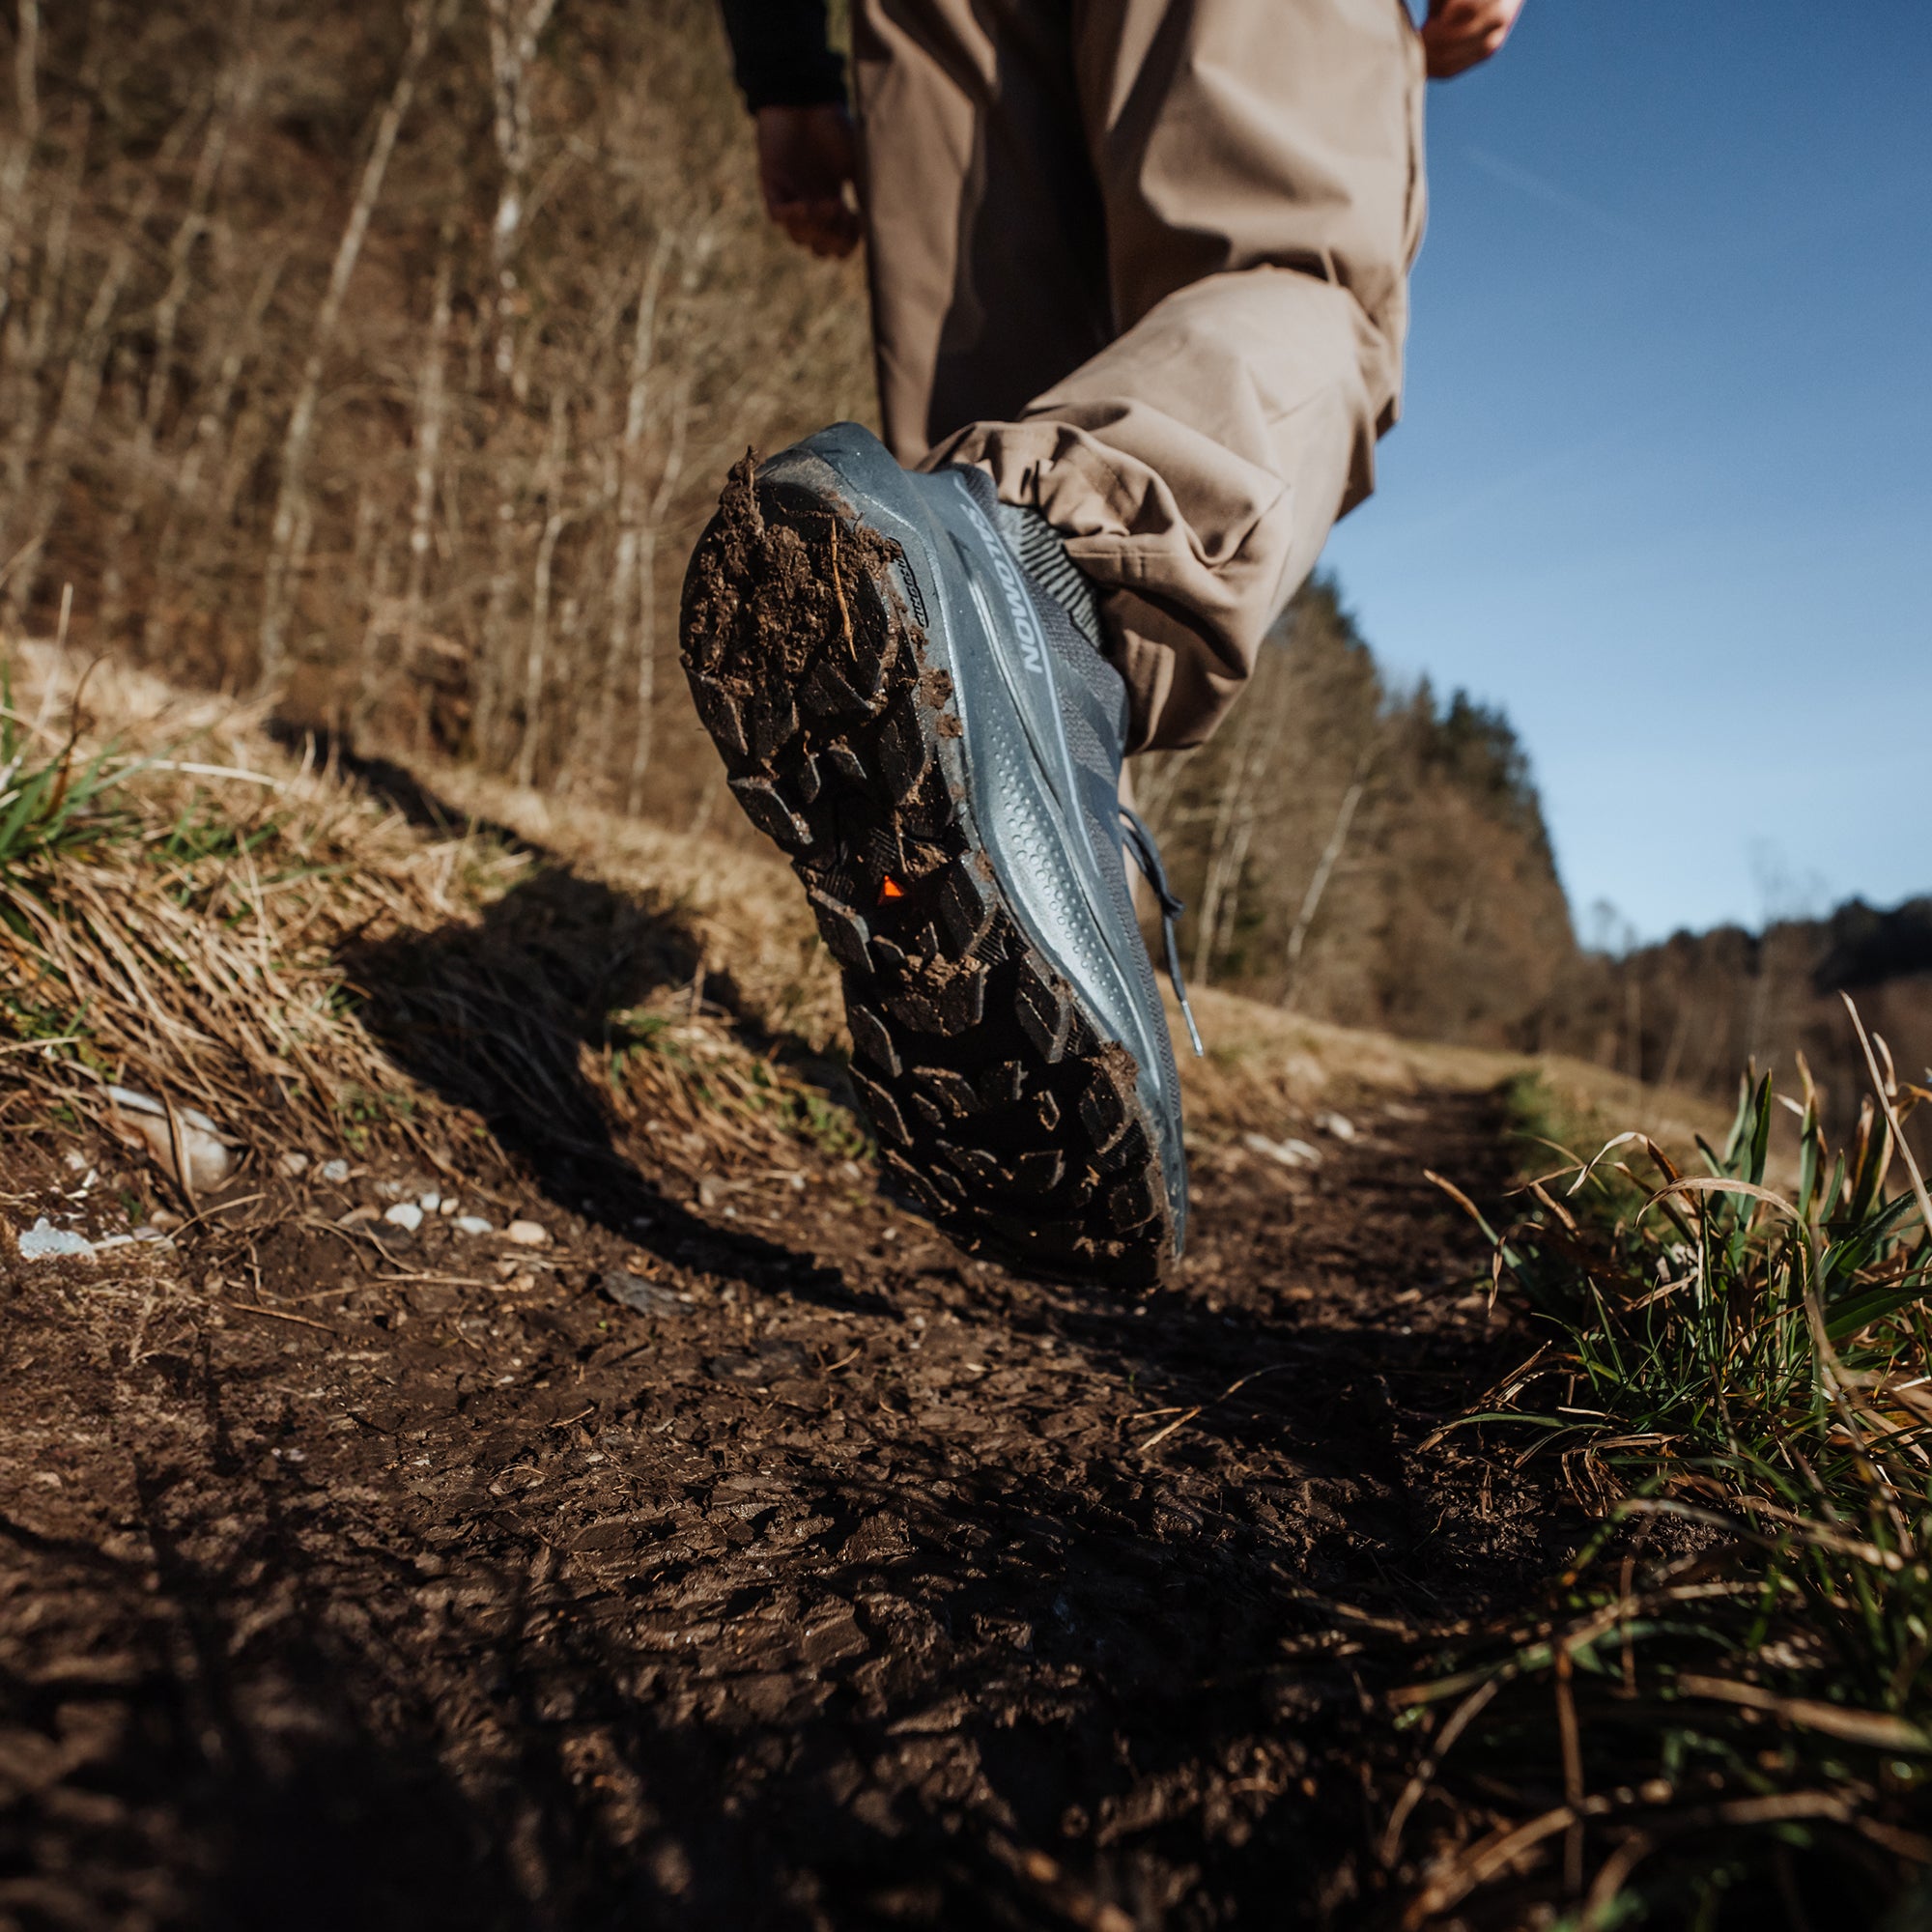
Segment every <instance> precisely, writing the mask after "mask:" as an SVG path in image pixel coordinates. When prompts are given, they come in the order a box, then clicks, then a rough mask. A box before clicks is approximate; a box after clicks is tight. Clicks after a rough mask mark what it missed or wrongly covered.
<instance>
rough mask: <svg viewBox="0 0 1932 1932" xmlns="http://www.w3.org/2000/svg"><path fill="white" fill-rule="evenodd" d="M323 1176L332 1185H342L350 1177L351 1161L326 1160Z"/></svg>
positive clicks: (323, 1166) (323, 1165)
mask: <svg viewBox="0 0 1932 1932" xmlns="http://www.w3.org/2000/svg"><path fill="white" fill-rule="evenodd" d="M322 1178H323V1179H325V1180H326V1181H327V1182H328V1184H329V1185H330V1186H331V1187H340V1186H341V1185H342V1183H343V1182H344V1181H345V1180H347V1179H349V1163H348V1162H347V1161H346V1160H326V1161H324V1162H323V1164H322Z"/></svg>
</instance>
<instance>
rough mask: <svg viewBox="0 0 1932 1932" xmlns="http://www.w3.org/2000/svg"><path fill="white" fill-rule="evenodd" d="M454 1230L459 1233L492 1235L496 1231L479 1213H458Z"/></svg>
mask: <svg viewBox="0 0 1932 1932" xmlns="http://www.w3.org/2000/svg"><path fill="white" fill-rule="evenodd" d="M456 1232H457V1233H458V1234H459V1235H494V1234H495V1233H496V1232H497V1231H496V1229H494V1228H493V1227H492V1226H491V1225H490V1223H489V1222H488V1221H486V1220H484V1218H483V1217H482V1215H480V1214H459V1215H458V1216H457V1217H456Z"/></svg>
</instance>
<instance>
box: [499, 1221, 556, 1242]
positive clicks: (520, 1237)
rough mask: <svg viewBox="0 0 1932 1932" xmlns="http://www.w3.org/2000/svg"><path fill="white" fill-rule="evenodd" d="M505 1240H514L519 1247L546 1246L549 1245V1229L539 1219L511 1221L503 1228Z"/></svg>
mask: <svg viewBox="0 0 1932 1932" xmlns="http://www.w3.org/2000/svg"><path fill="white" fill-rule="evenodd" d="M503 1238H504V1239H505V1240H506V1241H515V1242H516V1244H517V1245H518V1247H520V1248H547V1247H549V1246H550V1230H549V1229H548V1228H546V1227H545V1226H544V1225H543V1224H542V1222H540V1221H512V1222H511V1223H510V1225H509V1226H508V1227H507V1228H505V1229H504V1230H503Z"/></svg>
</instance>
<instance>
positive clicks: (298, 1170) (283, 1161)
mask: <svg viewBox="0 0 1932 1932" xmlns="http://www.w3.org/2000/svg"><path fill="white" fill-rule="evenodd" d="M275 1172H276V1173H277V1174H279V1175H280V1176H281V1177H282V1179H284V1180H295V1179H298V1178H299V1177H300V1176H302V1175H304V1174H306V1173H307V1172H308V1155H307V1154H305V1153H303V1152H302V1151H301V1150H300V1149H299V1148H291V1149H290V1150H289V1151H288V1152H287V1153H284V1154H277V1155H276V1156H275Z"/></svg>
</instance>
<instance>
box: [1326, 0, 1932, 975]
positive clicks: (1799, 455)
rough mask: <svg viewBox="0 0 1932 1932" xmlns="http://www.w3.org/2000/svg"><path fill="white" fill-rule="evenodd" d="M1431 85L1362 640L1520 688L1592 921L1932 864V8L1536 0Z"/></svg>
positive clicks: (1370, 527)
mask: <svg viewBox="0 0 1932 1932" xmlns="http://www.w3.org/2000/svg"><path fill="white" fill-rule="evenodd" d="M1429 110H1430V125H1429V147H1430V172H1431V178H1432V180H1431V188H1432V198H1433V205H1432V213H1431V219H1430V229H1429V237H1428V240H1427V241H1426V242H1425V244H1424V247H1423V253H1422V260H1421V262H1420V264H1419V266H1418V268H1417V271H1416V277H1415V285H1414V293H1415V318H1414V327H1413V331H1412V334H1411V337H1410V357H1409V378H1408V388H1407V398H1406V414H1405V419H1404V421H1403V422H1402V424H1401V425H1400V427H1398V428H1397V430H1396V431H1395V432H1394V434H1393V435H1392V436H1390V437H1389V438H1388V439H1387V440H1385V441H1384V442H1383V443H1382V445H1381V452H1380V464H1379V482H1378V493H1377V495H1376V497H1374V498H1373V499H1372V500H1371V501H1370V502H1369V503H1367V504H1366V505H1364V506H1363V507H1362V508H1361V509H1360V510H1358V511H1356V512H1355V513H1354V515H1353V516H1352V517H1350V519H1349V520H1348V521H1347V522H1346V523H1345V524H1343V526H1341V527H1340V528H1339V529H1338V530H1337V532H1336V534H1335V536H1334V538H1333V540H1332V541H1331V543H1330V545H1329V548H1328V553H1327V556H1326V558H1325V566H1326V567H1328V568H1331V569H1333V570H1334V571H1335V572H1336V573H1337V575H1338V576H1339V577H1340V579H1341V582H1342V588H1343V592H1344V595H1345V597H1346V598H1347V600H1348V602H1349V603H1350V606H1351V607H1352V608H1353V610H1354V611H1355V613H1356V615H1357V617H1358V618H1359V619H1360V622H1361V625H1362V629H1363V632H1364V635H1365V636H1366V637H1367V638H1368V639H1369V640H1370V641H1371V642H1372V643H1373V644H1374V646H1375V647H1376V650H1377V652H1378V655H1379V656H1380V658H1381V659H1382V661H1383V663H1384V664H1385V665H1387V666H1388V667H1389V668H1391V669H1392V670H1393V671H1394V672H1396V673H1397V674H1398V675H1403V676H1413V675H1416V674H1419V673H1422V672H1427V674H1428V675H1429V676H1430V677H1431V678H1432V679H1433V680H1435V684H1436V686H1437V687H1438V689H1440V690H1442V691H1445V692H1446V691H1447V690H1448V689H1450V688H1452V687H1454V686H1457V685H1462V686H1464V687H1466V688H1467V689H1468V690H1469V691H1470V692H1471V693H1472V694H1474V695H1475V696H1479V697H1482V698H1485V699H1488V700H1491V701H1492V702H1496V703H1500V704H1501V705H1502V706H1503V708H1504V709H1505V710H1506V711H1507V712H1508V714H1509V716H1510V718H1511V719H1512V721H1513V722H1514V723H1515V725H1516V726H1517V728H1518V731H1519V732H1520V735H1521V737H1522V739H1523V742H1524V744H1525V745H1526V747H1527V749H1528V751H1529V753H1530V756H1531V758H1532V760H1533V761H1534V764H1535V768H1536V773H1537V777H1538V781H1539V782H1540V784H1541V787H1542V791H1543V797H1544V802H1545V807H1546V810H1547V811H1548V817H1549V823H1550V830H1551V833H1552V836H1553V838H1554V839H1555V844H1556V856H1557V862H1558V865H1559V866H1560V867H1561V870H1562V874H1563V881H1564V884H1565V886H1566V887H1567V888H1568V890H1569V894H1570V899H1571V904H1572V906H1573V908H1574V909H1575V912H1576V915H1577V923H1578V927H1579V930H1580V931H1581V932H1582V934H1583V935H1584V936H1585V937H1586V938H1588V937H1592V936H1593V922H1592V918H1591V907H1592V905H1593V903H1594V902H1595V901H1597V900H1599V899H1607V900H1609V901H1611V902H1612V903H1613V904H1614V905H1615V906H1616V907H1617V908H1618V911H1619V913H1620V914H1621V915H1622V917H1623V919H1624V920H1626V921H1628V923H1629V924H1630V925H1631V926H1632V927H1634V930H1635V933H1636V935H1637V936H1638V937H1640V938H1645V939H1649V938H1656V937H1661V936H1662V935H1663V934H1665V933H1667V932H1669V931H1671V930H1673V929H1674V928H1676V927H1678V926H1686V925H1688V926H1692V927H1700V926H1707V925H1711V924H1715V923H1719V922H1722V921H1726V920H1738V921H1742V922H1743V923H1747V924H1751V925H1755V924H1758V923H1762V921H1763V920H1764V918H1765V917H1766V916H1767V915H1770V916H1776V915H1778V914H1780V913H1786V912H1794V911H1808V910H1817V909H1823V908H1824V907H1825V906H1827V905H1830V904H1833V903H1835V902H1836V901H1837V900H1839V899H1840V898H1844V897H1848V896H1850V895H1853V894H1858V895H1862V896H1864V897H1865V898H1867V899H1869V900H1872V901H1873V902H1875V903H1879V904H1890V903H1892V902H1894V901H1896V900H1898V899H1900V898H1903V897H1906V896H1909V895H1913V894H1917V893H1927V892H1932V6H1927V5H1926V3H1925V0H1834V4H1832V5H1830V6H1820V5H1818V4H1817V0H1748V4H1747V0H1528V4H1527V6H1526V7H1525V9H1524V12H1523V14H1522V17H1521V20H1520V23H1519V25H1518V28H1517V32H1516V34H1515V36H1514V37H1513V38H1512V40H1511V42H1510V43H1509V44H1508V45H1507V46H1506V47H1505V48H1504V49H1503V51H1502V53H1501V54H1500V55H1498V56H1497V58H1496V59H1495V60H1494V61H1492V63H1491V64H1490V65H1489V66H1488V67H1487V68H1485V69H1482V70H1479V71H1476V72H1474V73H1472V74H1468V75H1465V76H1463V78H1461V79H1459V80H1454V81H1450V82H1448V83H1445V84H1441V85H1436V86H1432V88H1431V89H1430V95H1429Z"/></svg>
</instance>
